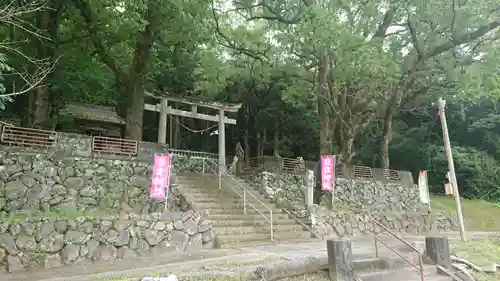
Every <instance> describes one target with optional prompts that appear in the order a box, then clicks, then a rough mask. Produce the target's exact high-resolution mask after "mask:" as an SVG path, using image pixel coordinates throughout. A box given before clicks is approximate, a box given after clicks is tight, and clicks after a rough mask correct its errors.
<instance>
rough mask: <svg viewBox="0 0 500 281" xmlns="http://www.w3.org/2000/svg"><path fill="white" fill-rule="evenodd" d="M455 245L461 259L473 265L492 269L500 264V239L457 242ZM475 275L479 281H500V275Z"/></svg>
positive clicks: (475, 273) (456, 252) (476, 239)
mask: <svg viewBox="0 0 500 281" xmlns="http://www.w3.org/2000/svg"><path fill="white" fill-rule="evenodd" d="M454 245H455V254H456V255H457V256H458V257H459V258H463V259H465V260H468V261H470V262H472V263H473V264H475V265H477V266H480V267H486V268H490V267H491V266H492V264H496V263H500V238H499V237H493V238H492V237H488V238H474V239H472V240H469V241H467V242H461V241H457V242H455V243H454ZM470 272H471V273H473V275H474V277H475V279H476V280H477V281H498V280H500V273H496V274H484V273H479V272H474V271H473V270H470Z"/></svg>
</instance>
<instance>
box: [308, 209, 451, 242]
mask: <svg viewBox="0 0 500 281" xmlns="http://www.w3.org/2000/svg"><path fill="white" fill-rule="evenodd" d="M309 211H310V217H309V218H310V220H311V221H310V223H311V226H312V229H313V230H314V232H315V233H317V234H318V235H319V236H321V237H346V236H357V235H364V234H370V233H381V232H384V231H383V229H381V227H379V226H377V225H376V224H375V223H374V222H373V220H376V221H378V222H379V223H381V224H382V225H383V226H385V227H386V228H388V229H390V230H391V231H394V232H397V233H406V234H428V233H439V232H446V231H456V230H457V229H458V220H457V217H456V215H452V214H444V213H443V214H423V213H387V214H381V213H378V214H377V213H368V212H360V213H354V212H346V211H335V212H331V211H330V210H329V209H327V208H326V207H325V206H318V205H314V206H313V207H312V208H311V209H310V210H309Z"/></svg>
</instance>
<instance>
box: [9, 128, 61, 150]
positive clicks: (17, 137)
mask: <svg viewBox="0 0 500 281" xmlns="http://www.w3.org/2000/svg"><path fill="white" fill-rule="evenodd" d="M56 140H57V133H56V132H55V131H47V130H40V129H31V128H23V127H14V126H4V127H3V128H2V137H1V141H2V143H5V144H9V145H13V146H27V147H37V148H49V147H54V146H55V143H56Z"/></svg>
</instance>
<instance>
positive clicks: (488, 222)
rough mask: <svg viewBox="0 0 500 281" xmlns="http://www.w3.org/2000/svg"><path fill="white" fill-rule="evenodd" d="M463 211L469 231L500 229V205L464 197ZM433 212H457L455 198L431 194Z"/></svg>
mask: <svg viewBox="0 0 500 281" xmlns="http://www.w3.org/2000/svg"><path fill="white" fill-rule="evenodd" d="M461 203H462V212H463V214H464V219H465V227H466V229H467V230H468V231H471V230H473V231H500V220H499V219H498V218H500V207H497V206H496V205H494V204H492V203H489V202H486V201H482V200H468V199H464V198H462V200H461ZM431 206H432V212H447V213H456V205H455V198H454V197H449V196H438V195H434V196H431Z"/></svg>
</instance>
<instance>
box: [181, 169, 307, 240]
mask: <svg viewBox="0 0 500 281" xmlns="http://www.w3.org/2000/svg"><path fill="white" fill-rule="evenodd" d="M177 178H178V181H179V188H180V191H181V192H182V195H183V196H184V197H185V198H186V200H187V201H188V202H189V203H190V204H191V205H192V206H193V208H194V209H196V210H199V211H204V210H206V211H207V212H208V214H209V217H210V219H211V220H212V224H213V227H214V229H215V231H216V234H217V239H216V240H217V242H218V246H219V247H221V248H231V247H242V246H245V245H251V244H260V243H266V242H271V239H270V238H271V237H270V223H269V221H268V220H269V218H270V210H272V219H273V231H274V240H275V241H276V242H280V241H287V242H292V241H294V242H295V241H297V242H299V241H305V240H311V239H315V238H314V235H313V234H312V233H311V232H310V231H309V230H307V228H306V227H304V226H303V225H302V224H301V223H299V222H298V221H297V220H296V219H294V218H293V217H290V216H289V215H288V214H286V213H284V211H283V210H282V209H281V208H279V207H277V206H275V205H274V204H272V203H271V202H269V200H268V199H266V198H265V197H264V196H263V195H262V194H260V193H258V192H257V191H256V190H254V189H253V188H252V187H251V186H250V185H249V184H247V183H246V182H245V181H243V180H240V179H237V178H234V177H224V178H223V180H221V183H222V185H221V187H222V188H221V189H219V184H218V183H219V180H218V177H217V176H216V175H214V174H202V173H178V174H177ZM242 186H243V187H245V189H247V190H248V191H249V192H245V193H246V194H245V198H246V202H247V208H246V210H247V212H246V214H245V213H244V204H243V199H242V198H241V197H240V196H239V195H238V194H236V192H235V191H234V190H236V191H237V192H238V193H240V194H241V195H243V194H244V189H243V188H242ZM231 187H232V188H231ZM233 189H234V190H233ZM249 193H251V194H249ZM252 195H253V196H252ZM256 198H258V200H257V199H256ZM259 200H260V201H261V202H263V203H264V204H265V205H263V204H262V203H260V202H259ZM250 204H252V205H253V206H254V207H255V208H252V207H251V206H250ZM268 208H269V209H270V210H269V209H268ZM256 209H257V210H256Z"/></svg>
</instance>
